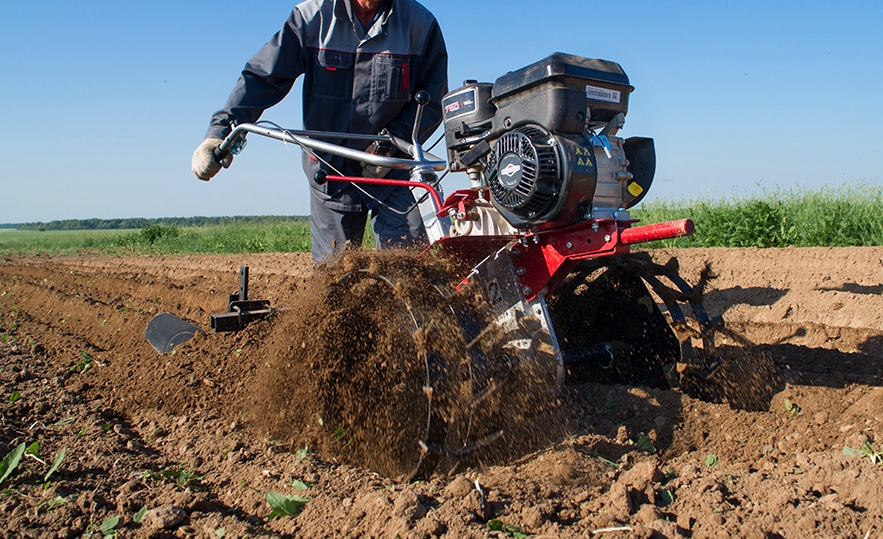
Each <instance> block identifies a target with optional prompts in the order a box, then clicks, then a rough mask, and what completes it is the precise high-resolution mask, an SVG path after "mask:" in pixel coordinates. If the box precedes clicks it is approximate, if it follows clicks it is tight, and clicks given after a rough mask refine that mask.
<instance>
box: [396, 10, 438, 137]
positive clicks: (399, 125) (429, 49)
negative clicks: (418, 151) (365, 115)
mask: <svg viewBox="0 0 883 539" xmlns="http://www.w3.org/2000/svg"><path fill="white" fill-rule="evenodd" d="M420 90H425V91H427V92H429V95H430V96H431V97H432V99H431V100H430V102H429V104H428V105H426V108H425V109H423V121H422V122H421V124H420V125H421V128H420V140H421V142H425V141H426V139H428V138H429V137H430V136H431V135H432V133H433V132H434V131H435V129H436V128H437V127H438V126H439V125H441V121H442V106H441V100H442V97H443V96H444V95H445V94H446V93H448V50H447V48H446V47H445V40H444V37H443V36H442V32H441V28H440V27H439V25H438V21H433V23H432V28H431V29H430V31H429V35H428V38H427V40H426V44H425V45H424V47H423V54H421V55H420V60H419V64H418V65H417V78H416V82H415V84H414V92H415V93H416V92H419V91H420ZM416 117H417V102H416V101H415V100H413V99H412V100H411V101H410V102H408V104H407V105H406V106H405V108H404V109H402V112H401V113H400V114H399V115H398V116H397V117H396V119H395V120H393V121H392V122H390V124H389V126H388V129H389V131H390V132H391V133H392V134H394V135H396V136H397V137H399V138H403V139H405V140H411V131H412V130H413V128H414V120H415V118H416Z"/></svg>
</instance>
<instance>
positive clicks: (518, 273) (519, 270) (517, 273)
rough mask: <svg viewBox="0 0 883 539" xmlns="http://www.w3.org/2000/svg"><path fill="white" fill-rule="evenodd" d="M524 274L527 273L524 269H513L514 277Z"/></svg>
mask: <svg viewBox="0 0 883 539" xmlns="http://www.w3.org/2000/svg"><path fill="white" fill-rule="evenodd" d="M525 273H527V270H526V269H524V268H515V275H519V276H520V275H524V274H525Z"/></svg>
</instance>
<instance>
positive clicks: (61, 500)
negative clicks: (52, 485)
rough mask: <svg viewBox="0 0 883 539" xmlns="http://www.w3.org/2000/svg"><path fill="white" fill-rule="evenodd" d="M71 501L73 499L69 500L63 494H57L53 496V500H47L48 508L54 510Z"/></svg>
mask: <svg viewBox="0 0 883 539" xmlns="http://www.w3.org/2000/svg"><path fill="white" fill-rule="evenodd" d="M70 501H71V500H68V499H67V498H65V497H63V496H56V497H54V498H52V499H51V500H49V501H48V502H46V508H47V509H48V510H52V509H55V508H57V507H61V506H62V505H65V504H67V503H70Z"/></svg>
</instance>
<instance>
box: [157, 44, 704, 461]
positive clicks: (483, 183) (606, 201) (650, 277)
mask: <svg viewBox="0 0 883 539" xmlns="http://www.w3.org/2000/svg"><path fill="white" fill-rule="evenodd" d="M633 90H634V88H633V87H632V86H631V85H630V84H629V79H628V77H627V75H626V74H625V72H624V71H623V70H622V68H621V67H620V66H619V65H618V64H616V63H614V62H610V61H604V60H595V59H586V58H581V57H577V56H572V55H567V54H561V53H556V54H553V55H551V56H549V57H548V58H545V59H543V60H541V61H539V62H537V63H534V64H532V65H529V66H527V67H525V68H523V69H519V70H517V71H512V72H510V73H507V74H506V75H503V76H502V77H500V78H498V79H497V80H496V81H495V82H494V83H482V82H476V81H467V82H466V83H465V85H464V86H463V87H461V88H459V89H456V90H454V91H452V92H450V93H449V94H448V95H446V96H444V98H443V100H442V105H443V108H444V139H445V143H446V147H447V160H443V159H440V158H438V157H435V156H433V155H431V154H429V153H428V152H426V151H424V150H423V148H422V146H421V144H420V142H419V141H418V137H417V132H418V126H419V124H420V116H421V114H422V107H421V108H420V112H418V114H417V120H416V124H415V126H414V133H413V136H412V140H411V141H404V140H400V139H398V138H395V137H392V136H389V135H387V134H385V133H381V134H379V135H371V136H367V135H350V134H341V133H318V132H309V131H295V130H286V129H281V128H278V127H277V126H274V125H271V124H270V125H268V124H266V123H263V122H260V123H258V124H245V125H238V126H236V128H235V130H234V131H233V132H232V133H231V135H230V136H229V137H228V138H227V139H226V140H225V141H224V143H223V144H221V146H220V147H219V149H218V153H219V154H224V153H226V152H229V151H234V152H236V151H238V150H239V149H240V148H241V146H242V145H243V141H244V136H245V134H246V133H253V134H257V135H263V136H266V137H270V138H274V139H277V140H281V141H285V142H287V143H293V144H297V145H299V146H301V147H302V148H303V149H304V151H307V152H310V154H311V155H313V156H315V157H316V158H317V159H319V160H321V161H322V162H325V163H327V162H328V161H329V160H330V156H338V157H343V158H346V159H352V160H356V161H360V162H362V163H364V164H365V165H366V166H374V167H383V168H390V169H399V170H408V171H410V180H388V179H377V178H361V177H349V176H343V175H340V174H335V173H334V172H335V171H334V170H330V169H329V170H326V171H324V172H320V173H318V174H317V176H316V178H314V179H315V180H316V181H318V182H320V183H321V182H325V181H328V182H332V181H344V182H353V183H355V184H357V185H358V184H360V183H373V184H394V185H407V186H409V187H412V188H413V191H414V194H415V199H416V200H417V203H416V204H415V209H414V211H420V213H421V215H422V217H423V222H424V224H425V227H426V231H427V234H428V237H429V240H430V247H429V248H428V249H427V250H426V252H425V253H424V255H423V256H425V257H427V258H430V260H433V258H431V257H435V258H434V259H441V260H444V261H445V263H446V266H447V268H448V269H447V270H446V272H445V273H444V277H437V278H434V279H433V278H426V279H414V278H410V279H409V278H407V277H403V276H401V275H394V274H386V273H382V272H380V271H378V270H377V269H376V268H371V267H359V268H355V269H352V270H351V271H348V272H347V273H346V274H345V276H344V277H342V278H341V279H339V280H338V281H337V282H336V283H335V285H333V286H332V287H331V289H330V290H328V292H327V295H326V297H325V298H324V301H325V303H326V304H327V308H328V311H329V313H330V314H329V316H331V315H334V313H337V315H339V316H341V320H356V319H358V318H359V317H360V316H370V315H369V314H367V313H368V312H369V311H383V310H384V309H386V311H383V313H382V315H383V316H384V317H387V318H388V319H393V320H396V321H397V322H396V326H397V328H398V330H397V331H399V332H400V334H401V335H400V338H399V340H397V341H395V342H397V343H398V345H397V349H398V350H399V351H400V352H401V354H400V355H404V356H408V357H403V358H392V357H391V358H390V359H389V361H386V362H384V363H383V365H384V368H386V369H388V370H389V372H388V373H384V372H373V373H369V374H368V375H363V376H360V377H358V378H359V380H360V381H359V382H358V383H359V384H361V385H360V386H359V387H358V388H356V389H358V390H359V391H363V392H366V393H367V394H370V395H371V398H372V399H376V402H377V406H378V407H380V406H385V407H387V408H392V409H398V410H401V413H400V415H401V418H402V419H401V420H400V421H399V420H392V421H390V420H385V422H383V423H382V424H379V425H375V426H370V425H368V423H369V422H370V420H371V418H370V417H366V418H360V419H359V420H358V421H356V420H351V421H350V424H351V426H352V428H357V427H359V426H360V427H361V428H375V429H381V428H389V429H398V430H399V431H400V432H401V433H402V435H401V439H402V441H403V444H404V447H403V448H398V449H395V450H394V453H395V454H394V457H395V458H396V459H399V460H400V461H401V462H403V463H404V465H405V466H406V468H407V469H410V470H411V471H412V473H411V474H409V475H410V476H411V477H414V478H416V477H420V476H425V475H427V474H428V473H430V472H432V470H433V469H434V468H435V467H436V465H437V463H438V462H439V461H440V460H441V459H445V458H448V459H453V460H458V459H464V458H467V457H469V456H471V455H474V454H475V453H476V452H477V451H479V450H481V449H482V448H484V447H487V446H489V445H491V444H495V443H503V442H501V441H499V439H500V438H501V437H502V438H504V439H505V436H504V435H505V432H506V426H505V421H504V420H498V418H496V417H495V414H498V413H499V410H500V409H502V408H505V407H506V406H507V404H506V402H507V401H508V400H510V399H512V400H518V401H519V403H518V405H519V406H520V411H519V412H518V413H519V414H522V415H525V414H527V415H529V414H530V413H531V410H538V409H541V408H543V407H544V406H548V405H549V404H550V403H552V402H554V400H555V398H556V396H557V395H558V394H559V391H560V389H561V387H562V384H564V383H565V381H566V380H568V379H571V378H579V379H586V377H589V378H591V379H594V380H599V381H602V380H603V381H609V382H617V383H626V384H641V385H649V386H656V387H673V386H677V385H678V384H679V383H680V381H681V379H682V377H683V376H685V375H698V376H703V375H707V374H708V373H709V372H711V371H712V370H713V369H714V368H715V366H716V365H715V359H714V354H713V335H712V332H713V329H714V326H716V325H717V323H718V322H719V319H717V318H716V319H712V318H710V317H709V316H708V315H707V314H706V312H705V310H704V308H703V306H702V304H701V290H699V289H700V288H701V284H700V285H698V286H697V287H695V288H694V287H692V286H690V285H688V284H687V283H686V282H685V281H684V280H683V279H682V278H681V277H680V276H679V275H678V273H677V264H676V263H674V262H672V263H669V264H666V265H660V264H656V263H654V262H653V261H652V260H651V259H650V257H649V256H647V255H646V254H642V253H630V252H629V251H630V246H632V245H635V244H639V243H642V242H649V241H654V240H661V239H666V238H675V237H680V236H686V235H690V234H692V233H693V222H692V221H690V220H689V219H684V220H680V221H673V222H665V223H657V224H649V225H638V224H637V222H636V221H635V220H634V219H632V217H631V215H630V212H629V210H630V208H632V207H634V206H635V204H637V203H638V202H639V201H640V200H641V199H642V198H643V197H644V196H645V195H646V193H647V191H648V189H649V188H650V185H651V183H652V181H653V176H654V172H655V168H656V162H655V159H656V158H655V149H654V144H653V140H652V139H650V138H644V137H632V138H627V139H623V138H620V137H619V136H618V134H619V132H620V130H621V129H622V127H623V124H624V120H625V117H626V114H627V112H628V101H629V95H630V93H631V92H632V91H633ZM414 99H416V101H417V102H418V104H420V105H425V104H426V103H428V102H429V99H430V98H429V96H428V95H426V93H425V92H418V93H417V94H416V95H415V96H414ZM342 140H348V141H349V143H348V144H347V145H343V144H342V143H340V141H342ZM354 140H355V141H363V142H364V146H363V147H366V146H368V145H369V144H372V143H374V142H378V143H383V144H387V145H391V147H392V148H395V149H397V150H398V151H399V152H401V153H399V154H393V155H392V156H388V155H383V154H378V153H371V152H367V151H358V150H355V149H353V148H352V146H354V144H352V141H354ZM442 171H446V172H445V175H446V174H447V172H459V173H465V174H466V175H468V179H469V188H468V189H462V190H457V191H454V192H453V193H451V194H450V195H448V196H447V197H445V196H444V194H443V191H442V187H441V185H440V183H441V180H440V177H439V173H441V172H442ZM443 177H444V175H442V178H443ZM243 286H247V284H243ZM651 290H652V292H653V293H651ZM240 296H241V297H238V298H237V297H232V298H231V305H232V304H233V303H234V302H235V301H236V300H242V301H240V307H243V306H244V307H246V308H231V312H234V313H235V314H232V315H228V316H227V318H229V317H230V316H232V317H234V318H237V319H242V318H243V317H247V316H248V309H247V307H255V308H258V309H259V310H261V311H262V312H263V311H266V312H269V311H271V310H272V309H270V308H269V306H268V305H267V304H265V303H260V302H259V303H254V302H252V301H251V300H248V298H247V292H245V293H241V294H240ZM378 298H383V299H378ZM344 305H346V307H345V306H344ZM687 305H689V308H686V309H684V308H683V307H685V306H687ZM343 310H346V311H347V312H346V313H342V311H343ZM664 311H666V312H667V315H666V314H664ZM688 315H689V316H690V319H689V320H688V318H687V317H688ZM166 323H168V321H167V322H166ZM231 325H232V326H235V327H232V328H230V329H236V328H237V327H239V325H237V324H231ZM226 327H227V326H226V325H225V328H226ZM445 328H454V329H453V333H455V336H454V337H451V336H450V335H447V336H446V339H447V340H448V341H450V340H451V339H452V338H453V339H454V340H455V341H456V342H457V343H459V349H458V350H453V351H452V350H451V348H450V346H447V347H441V346H435V345H434V344H433V342H434V339H435V338H436V336H437V335H439V334H440V333H439V332H441V331H443V330H444V329H445ZM375 330H376V328H374V329H372V331H370V332H369V331H365V332H362V333H360V332H359V331H353V332H348V333H349V335H348V336H347V338H350V339H362V340H363V341H364V339H374V338H376V335H374V331H375ZM166 333H168V331H166ZM185 333H186V331H185ZM369 334H370V335H369ZM362 348H364V345H362ZM340 353H342V354H345V353H346V352H345V351H342V352H340ZM339 382H340V383H342V384H355V383H356V382H354V381H353V380H348V379H343V378H342V379H340V380H339ZM372 384H373V385H372ZM341 394H343V393H341ZM513 395H520V396H521V397H519V398H518V399H514V398H513V397H512V396H513ZM525 396H526V397H525ZM494 403H496V404H494ZM397 413H399V412H392V413H389V414H387V415H385V416H384V417H396V414H397ZM414 418H417V420H414ZM343 420H344V419H342V421H343Z"/></svg>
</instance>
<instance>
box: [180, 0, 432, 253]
mask: <svg viewBox="0 0 883 539" xmlns="http://www.w3.org/2000/svg"><path fill="white" fill-rule="evenodd" d="M301 75H303V76H304V90H303V118H304V120H303V121H304V127H305V128H306V129H308V130H316V131H338V132H348V133H356V134H376V133H379V132H380V131H381V130H383V129H387V130H388V131H389V132H390V133H392V134H393V135H396V136H398V137H399V138H403V139H405V140H410V137H411V131H412V129H413V126H414V120H415V118H416V113H417V104H416V102H415V101H414V99H413V95H414V94H415V93H416V92H418V91H420V90H425V91H427V92H429V94H430V95H431V96H432V101H431V103H430V104H429V105H427V106H426V108H425V110H424V113H423V122H422V124H421V133H420V136H421V140H425V139H426V137H428V136H429V135H430V134H431V133H432V132H433V131H434V130H435V128H436V127H438V125H439V124H440V123H441V118H442V112H441V104H440V103H441V98H442V96H443V95H444V94H445V93H447V50H446V48H445V43H444V38H443V37H442V33H441V30H440V28H439V26H438V22H437V21H436V20H435V17H434V16H433V15H432V14H431V13H430V12H429V11H428V10H427V9H426V8H424V7H423V6H422V5H420V4H419V3H417V2H416V1H415V0H306V1H305V2H303V3H301V4H299V5H298V6H296V7H295V8H294V10H293V11H292V12H291V15H289V17H288V20H287V21H286V23H285V25H284V26H283V28H282V30H280V31H279V32H278V33H277V34H276V35H275V36H273V38H272V39H271V40H270V41H269V42H268V43H267V44H266V45H264V47H263V48H262V49H261V50H260V51H258V53H257V54H256V55H255V56H254V57H253V58H252V59H251V60H250V61H249V62H248V64H246V66H245V69H244V70H243V71H242V75H241V76H240V78H239V80H238V82H237V83H236V86H235V87H234V88H233V91H232V92H231V94H230V97H229V98H228V99H227V103H226V105H224V108H223V109H221V110H220V111H218V112H216V113H215V115H214V116H213V117H212V120H211V125H210V126H209V129H208V132H207V134H206V139H205V141H203V143H202V144H201V145H200V146H199V147H198V148H197V149H196V152H194V154H193V164H192V169H193V173H194V175H196V177H198V178H199V179H202V180H209V179H211V178H212V177H213V176H214V175H215V174H217V172H218V171H219V170H220V169H221V167H222V166H223V167H228V166H230V162H231V161H232V157H228V158H225V159H224V160H223V162H221V163H219V162H218V161H217V159H216V158H215V157H214V155H213V153H212V150H213V149H214V148H216V147H217V146H218V144H220V142H221V139H223V138H224V137H225V136H227V134H228V133H230V131H231V125H234V124H240V123H252V122H255V121H257V120H258V118H260V116H261V114H262V113H263V111H264V110H265V109H267V108H269V107H272V106H273V105H275V104H277V103H279V102H280V101H281V100H282V99H283V98H284V97H285V96H286V95H287V94H288V92H289V91H290V90H291V87H292V85H293V84H294V81H295V79H297V78H298V77H299V76H301ZM347 145H348V146H350V147H352V148H356V149H359V150H364V149H366V148H367V145H368V144H367V143H365V142H358V141H353V142H348V143H347ZM303 157H304V171H305V172H306V175H307V178H309V181H310V187H311V189H310V193H311V195H312V196H311V201H310V210H311V215H310V230H311V233H312V240H313V261H314V262H316V263H319V262H329V261H331V260H333V259H334V257H335V256H336V255H339V254H340V253H341V252H342V250H343V249H344V248H345V247H346V246H347V245H350V246H355V247H357V246H359V245H361V241H362V236H363V234H364V230H365V223H366V219H367V216H368V215H369V214H370V215H371V221H372V226H373V229H374V235H375V238H376V239H377V243H378V245H379V246H381V247H383V246H396V247H403V246H407V245H413V244H415V243H416V244H419V243H425V241H426V240H425V238H426V233H425V231H424V229H423V224H422V222H421V219H420V214H419V211H417V210H414V211H408V210H409V209H411V208H412V207H413V205H414V197H413V195H412V194H411V191H410V189H408V188H406V187H390V186H373V185H365V184H361V185H359V186H356V185H354V184H350V183H341V182H326V183H324V184H322V185H319V184H317V183H316V182H315V181H314V180H313V178H314V173H315V172H316V171H317V170H319V169H322V170H325V171H326V172H328V173H329V174H335V173H336V172H340V173H342V174H343V175H348V176H363V175H364V174H363V173H362V167H361V164H359V163H355V162H352V161H348V160H345V159H343V158H340V157H333V156H330V155H325V154H321V153H316V154H313V153H311V152H307V151H304V152H303ZM387 177H394V178H400V179H401V178H407V177H408V176H407V171H393V172H392V173H390V174H388V175H387Z"/></svg>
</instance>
